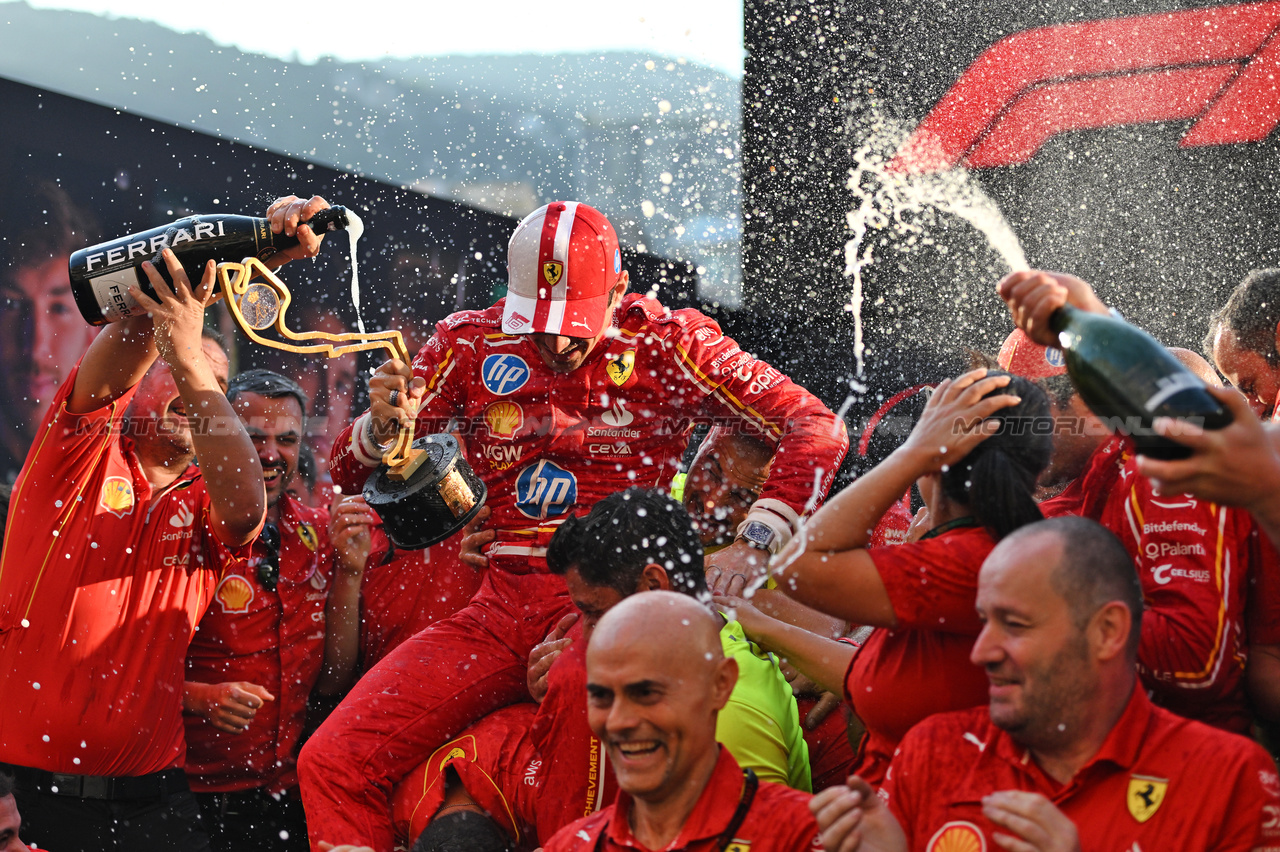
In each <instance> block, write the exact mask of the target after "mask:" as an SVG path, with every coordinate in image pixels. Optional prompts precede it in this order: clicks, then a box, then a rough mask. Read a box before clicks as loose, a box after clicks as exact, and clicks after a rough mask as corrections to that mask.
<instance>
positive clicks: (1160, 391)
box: [1142, 373, 1204, 414]
mask: <svg viewBox="0 0 1280 852" xmlns="http://www.w3.org/2000/svg"><path fill="white" fill-rule="evenodd" d="M1203 384H1204V383H1203V382H1201V381H1200V379H1198V378H1197V377H1196V376H1194V375H1193V374H1191V373H1174V374H1173V375H1172V376H1165V377H1164V378H1162V379H1156V388H1157V390H1156V392H1155V393H1154V394H1152V396H1151V398H1150V399H1148V400H1147V401H1146V402H1144V403H1143V404H1142V407H1143V408H1144V409H1146V411H1147V413H1149V414H1154V413H1155V410H1156V408H1158V407H1159V406H1160V405H1161V403H1163V402H1164V401H1165V400H1166V399H1168V398H1169V397H1171V396H1173V395H1174V394H1178V393H1182V392H1183V391H1184V390H1193V389H1195V388H1199V387H1202V386H1203Z"/></svg>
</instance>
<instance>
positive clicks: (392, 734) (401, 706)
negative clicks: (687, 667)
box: [299, 294, 848, 852]
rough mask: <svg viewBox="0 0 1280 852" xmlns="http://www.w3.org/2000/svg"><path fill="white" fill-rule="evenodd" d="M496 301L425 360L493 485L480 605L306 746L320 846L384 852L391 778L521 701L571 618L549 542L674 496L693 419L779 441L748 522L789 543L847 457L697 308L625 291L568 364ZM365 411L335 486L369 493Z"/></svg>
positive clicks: (306, 792)
mask: <svg viewBox="0 0 1280 852" xmlns="http://www.w3.org/2000/svg"><path fill="white" fill-rule="evenodd" d="M502 310H503V303H502V302H501V301H500V302H498V303H497V304H496V305H494V306H493V307H491V308H489V309H487V310H484V311H466V312H462V313H459V314H454V315H452V316H450V317H448V318H446V319H445V320H443V321H442V322H440V323H438V324H437V326H436V333H435V335H434V336H433V337H432V338H431V340H430V341H428V343H427V344H426V345H425V346H423V347H422V350H421V351H420V352H419V353H418V357H417V358H416V359H415V360H414V372H415V374H416V375H418V376H421V377H422V378H423V379H425V380H426V383H427V387H426V394H425V396H424V398H423V402H422V405H421V407H420V409H419V415H418V434H420V435H422V434H428V433H433V432H434V433H439V432H445V431H460V432H462V435H463V439H464V444H465V447H466V453H467V460H468V461H469V462H470V464H471V466H472V467H473V468H474V469H475V471H476V473H477V474H478V475H479V476H480V477H481V478H482V479H484V480H485V482H486V484H487V486H488V489H489V498H488V505H489V506H490V508H491V509H492V511H493V515H492V517H491V519H490V521H489V525H490V526H491V527H492V528H493V529H495V530H496V531H497V539H496V541H495V542H494V544H493V545H492V546H491V548H490V549H489V550H488V552H487V555H488V557H489V565H490V567H489V570H488V571H487V572H486V573H485V576H484V578H483V579H482V581H481V587H480V590H479V592H478V593H477V594H476V596H475V598H474V599H473V600H472V602H471V604H470V605H469V606H467V607H466V608H465V609H463V610H462V611H460V612H459V613H457V614H456V615H454V616H453V617H451V618H448V619H446V620H444V621H441V622H438V623H437V624H435V625H433V626H431V627H430V628H428V629H426V630H424V631H423V632H421V633H419V634H418V635H416V636H415V637H413V638H412V639H410V640H408V641H407V642H405V643H403V644H402V645H400V646H399V647H398V648H396V649H395V650H394V651H392V652H391V653H390V654H389V655H388V656H387V657H386V658H384V659H383V660H382V662H381V663H379V664H378V665H377V666H375V667H374V669H373V670H371V671H370V672H369V673H368V674H367V675H365V677H364V678H363V679H361V681H360V682H359V683H358V684H357V685H356V687H355V688H354V689H353V690H352V692H351V694H350V695H349V696H348V697H347V699H346V700H345V701H344V702H343V703H342V704H341V705H340V706H339V707H338V709H337V710H336V711H335V712H334V713H333V715H331V716H330V717H329V719H328V720H327V721H326V722H325V724H324V725H322V726H321V727H320V729H319V731H317V733H316V735H315V737H313V738H312V740H311V741H310V742H309V743H308V744H307V745H306V746H304V748H303V750H302V756H301V759H300V761H299V771H300V774H301V781H302V795H303V802H304V804H305V806H306V809H307V820H308V823H309V825H310V831H311V837H312V843H313V845H315V844H317V843H318V841H320V840H327V841H329V842H332V843H360V844H366V845H370V846H372V847H373V848H374V849H375V850H377V852H385V850H388V849H390V848H391V844H392V836H391V825H390V816H389V805H388V800H389V796H390V792H391V787H392V785H393V784H394V783H395V782H396V781H398V780H399V779H401V778H403V777H404V776H405V775H406V774H408V773H409V772H410V771H411V770H412V769H413V768H414V767H415V766H417V765H418V764H419V763H421V761H422V760H423V758H424V757H425V756H426V755H428V754H430V753H431V752H432V751H433V750H434V749H436V748H437V747H439V746H440V745H441V744H442V743H443V742H445V741H446V740H447V739H449V738H450V737H451V736H454V735H456V734H457V733H458V732H460V731H461V730H463V729H464V728H465V727H467V726H468V725H470V724H471V723H472V722H474V721H475V720H476V719H479V718H480V717H481V716H483V715H485V714H486V713H488V712H490V711H492V710H495V709H497V708H498V707H502V706H505V705H507V704H511V703H513V702H515V701H519V700H522V699H523V698H526V697H527V696H528V690H527V688H526V686H525V672H526V667H527V658H528V653H529V650H530V649H531V648H532V647H533V646H534V645H536V644H537V643H539V642H541V641H542V639H543V638H544V637H545V636H546V635H547V634H548V633H549V632H550V631H551V628H552V627H553V626H554V625H555V623H556V621H557V620H558V619H559V618H560V617H561V616H563V615H565V614H566V613H568V612H570V611H571V610H572V605H571V604H570V602H569V599H568V595H567V593H566V592H565V586H564V580H563V579H562V578H560V577H556V576H553V575H549V574H547V573H546V563H545V560H544V557H545V553H546V545H547V543H548V541H549V540H550V538H551V535H552V533H554V531H555V527H556V525H557V524H558V523H559V522H560V521H562V520H563V519H564V518H565V516H566V515H567V513H569V511H570V510H571V509H573V508H574V507H575V506H576V507H580V508H590V507H591V506H592V505H593V504H594V503H595V502H596V501H597V500H599V499H601V498H602V497H605V496H606V495H608V494H612V493H614V492H616V491H620V490H623V489H625V488H627V487H629V486H632V485H642V486H648V487H656V488H662V489H664V490H665V489H666V488H667V487H668V485H669V484H670V481H671V478H672V476H673V475H674V474H675V473H676V472H677V470H678V464H679V461H680V458H681V456H682V455H683V453H684V449H685V446H686V444H687V439H688V435H689V431H690V429H691V428H692V427H693V426H694V425H696V424H697V423H700V422H701V423H709V424H710V423H727V424H729V425H730V426H731V427H732V428H738V429H746V430H749V431H752V432H753V433H755V434H757V435H760V436H762V437H763V438H764V439H765V440H767V441H768V442H769V443H770V444H772V445H775V446H776V447H777V450H776V454H775V457H774V460H773V467H772V470H771V474H770V477H769V480H768V482H766V483H765V486H764V490H763V493H762V494H761V496H760V498H759V499H758V500H757V501H756V503H755V505H754V506H753V507H752V509H751V512H750V514H749V517H750V518H751V519H752V520H758V521H760V522H761V523H764V524H767V525H769V526H770V527H772V528H773V529H775V530H776V531H777V533H778V536H779V540H783V541H785V540H786V539H787V538H789V537H790V535H791V534H792V533H793V532H794V529H795V527H796V525H797V524H798V523H799V520H800V517H801V515H802V514H803V513H804V512H805V511H806V509H810V510H811V509H812V508H814V507H815V506H816V505H817V504H818V503H820V502H821V498H822V497H823V496H825V494H826V491H827V488H828V487H829V486H830V484H831V480H832V478H833V476H834V474H835V472H836V470H837V468H839V466H840V462H841V461H842V460H843V458H844V454H845V452H846V451H847V449H848V437H847V436H846V434H845V430H844V424H843V423H842V422H841V421H840V420H839V419H838V418H836V416H835V415H834V414H832V413H831V411H830V410H829V409H827V408H826V406H824V405H823V404H822V403H821V402H820V401H819V400H818V399H817V398H816V397H814V396H813V395H812V394H810V393H809V392H807V391H805V390H804V389H803V388H801V387H799V386H798V385H796V384H794V383H793V382H792V381H791V380H790V379H788V378H787V377H786V376H784V375H782V374H781V373H779V372H778V371H777V370H775V369H773V368H772V367H770V366H769V365H767V364H765V363H763V362H761V361H758V360H756V359H755V358H754V357H752V356H751V355H750V354H748V353H746V352H743V351H742V350H741V349H740V348H739V347H738V345H737V344H736V343H734V342H733V341H732V340H730V339H729V338H727V337H725V336H724V334H723V333H722V332H721V331H720V328H719V326H717V325H716V324H715V322H714V321H712V320H711V319H709V318H708V317H706V316H704V315H703V314H701V313H700V312H698V311H695V310H680V311H675V312H671V311H667V310H666V309H665V308H663V307H662V306H661V305H660V304H658V302H656V301H654V300H653V299H650V298H647V297H643V296H639V295H634V294H633V295H629V296H626V297H625V298H624V299H623V302H622V305H621V306H620V307H619V308H618V309H617V310H616V311H615V316H614V326H615V328H614V330H613V331H610V332H608V333H607V335H606V337H604V338H603V339H602V340H601V341H600V342H599V343H598V344H597V345H596V346H595V347H594V348H593V349H592V351H591V353H590V354H589V355H588V356H587V359H586V361H585V362H584V363H583V365H582V366H580V367H579V368H578V369H576V370H574V371H573V372H571V373H567V374H559V373H556V372H554V371H552V370H551V369H550V368H548V367H547V366H545V365H544V364H543V362H542V359H541V358H540V357H539V355H538V352H537V350H536V348H535V347H534V345H533V343H532V341H531V340H530V339H528V338H527V337H522V336H514V335H508V334H504V333H502V331H501V322H502ZM367 422H368V414H367V413H366V414H365V415H362V416H361V417H360V418H358V419H357V420H356V422H355V424H354V425H353V427H352V429H351V430H350V431H349V432H345V433H344V434H343V435H342V436H340V437H339V439H338V440H337V441H336V442H335V444H334V457H333V462H332V465H331V470H332V472H333V477H334V481H335V482H336V483H337V484H338V485H340V486H341V487H342V488H343V490H344V491H355V490H357V489H358V488H359V487H361V486H363V484H364V482H365V480H366V479H367V477H368V476H369V473H370V471H371V470H372V469H373V467H374V466H375V465H376V464H377V463H378V462H379V460H380V457H381V452H380V450H379V449H378V448H377V447H375V446H372V445H371V444H370V442H369V437H368V432H367V429H366V424H367Z"/></svg>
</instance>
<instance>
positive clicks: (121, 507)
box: [98, 476, 133, 518]
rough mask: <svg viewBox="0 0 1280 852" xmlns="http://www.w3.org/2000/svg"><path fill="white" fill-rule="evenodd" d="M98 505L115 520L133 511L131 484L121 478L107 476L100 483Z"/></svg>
mask: <svg viewBox="0 0 1280 852" xmlns="http://www.w3.org/2000/svg"><path fill="white" fill-rule="evenodd" d="M98 505H99V506H100V507H102V508H103V509H105V510H106V511H108V512H110V513H111V514H113V515H115V516H116V517H117V518H123V517H124V516H125V515H127V514H129V513H130V512H132V511H133V483H132V482H130V481H129V480H127V479H125V478H124V477H123V476H108V477H107V478H106V480H105V481H104V482H103V483H102V494H101V495H100V496H99V497H98Z"/></svg>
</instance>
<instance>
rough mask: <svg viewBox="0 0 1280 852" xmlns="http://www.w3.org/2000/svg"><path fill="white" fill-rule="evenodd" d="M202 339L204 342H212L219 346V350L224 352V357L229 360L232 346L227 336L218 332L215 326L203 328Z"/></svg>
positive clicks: (201, 331) (201, 330)
mask: <svg viewBox="0 0 1280 852" xmlns="http://www.w3.org/2000/svg"><path fill="white" fill-rule="evenodd" d="M200 337H201V339H203V340H212V341H213V342H214V343H216V344H218V348H219V349H221V350H222V353H223V354H224V355H226V356H227V357H228V358H230V357H231V344H229V343H227V338H226V335H224V334H223V333H222V332H220V331H218V330H217V329H216V328H214V327H213V326H209V325H206V326H204V327H203V328H201V329H200Z"/></svg>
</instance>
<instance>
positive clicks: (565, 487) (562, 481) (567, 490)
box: [516, 461, 578, 521]
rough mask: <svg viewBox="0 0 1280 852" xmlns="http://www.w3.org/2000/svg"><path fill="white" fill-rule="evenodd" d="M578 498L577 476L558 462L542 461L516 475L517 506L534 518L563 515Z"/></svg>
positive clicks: (523, 512) (524, 513) (540, 518)
mask: <svg viewBox="0 0 1280 852" xmlns="http://www.w3.org/2000/svg"><path fill="white" fill-rule="evenodd" d="M577 499H578V480H577V479H576V478H574V475H573V474H572V473H570V472H569V471H567V470H565V469H564V468H562V467H560V466H559V465H557V464H554V463H552V462H549V461H540V462H538V463H537V464H531V465H529V466H528V467H526V468H525V469H524V470H522V471H520V476H519V477H517V478H516V508H517V509H519V510H520V513H521V514H523V515H525V516H526V517H529V518H533V519H535V520H539V521H541V520H545V519H546V518H554V517H555V516H556V515H563V514H564V513H565V512H568V511H569V509H570V508H572V507H573V504H574V502H576V501H577Z"/></svg>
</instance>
